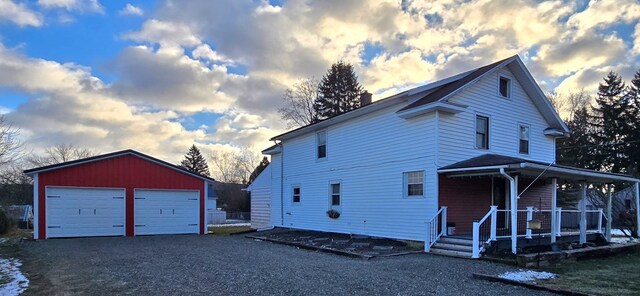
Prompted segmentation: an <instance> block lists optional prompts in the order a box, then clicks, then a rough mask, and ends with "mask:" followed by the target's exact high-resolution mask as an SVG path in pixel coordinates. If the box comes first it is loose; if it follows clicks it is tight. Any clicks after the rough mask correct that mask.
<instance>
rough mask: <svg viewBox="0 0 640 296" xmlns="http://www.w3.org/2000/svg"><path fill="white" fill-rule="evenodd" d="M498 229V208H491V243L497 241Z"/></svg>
mask: <svg viewBox="0 0 640 296" xmlns="http://www.w3.org/2000/svg"><path fill="white" fill-rule="evenodd" d="M497 228H498V206H491V241H495V240H496V236H497V235H496V234H497V233H496V230H497Z"/></svg>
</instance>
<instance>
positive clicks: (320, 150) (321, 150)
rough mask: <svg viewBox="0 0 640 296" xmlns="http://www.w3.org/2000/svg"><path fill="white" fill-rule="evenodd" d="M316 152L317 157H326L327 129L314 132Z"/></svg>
mask: <svg viewBox="0 0 640 296" xmlns="http://www.w3.org/2000/svg"><path fill="white" fill-rule="evenodd" d="M316 143H317V149H316V150H317V152H316V155H317V157H318V159H323V158H326V157H327V131H319V132H317V133H316Z"/></svg>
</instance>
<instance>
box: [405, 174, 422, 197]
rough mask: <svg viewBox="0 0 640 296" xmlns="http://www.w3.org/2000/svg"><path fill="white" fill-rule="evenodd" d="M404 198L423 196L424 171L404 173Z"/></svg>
mask: <svg viewBox="0 0 640 296" xmlns="http://www.w3.org/2000/svg"><path fill="white" fill-rule="evenodd" d="M404 196H405V197H423V196H424V171H415V172H405V173H404Z"/></svg>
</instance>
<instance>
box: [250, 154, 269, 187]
mask: <svg viewBox="0 0 640 296" xmlns="http://www.w3.org/2000/svg"><path fill="white" fill-rule="evenodd" d="M268 165H269V159H267V157H266V156H265V157H263V158H262V161H260V163H259V164H258V166H257V167H256V168H255V169H254V170H253V172H251V175H250V176H249V184H251V183H253V181H254V180H255V179H256V178H257V177H258V176H259V175H260V173H262V171H264V169H265V168H266V167H267V166H268Z"/></svg>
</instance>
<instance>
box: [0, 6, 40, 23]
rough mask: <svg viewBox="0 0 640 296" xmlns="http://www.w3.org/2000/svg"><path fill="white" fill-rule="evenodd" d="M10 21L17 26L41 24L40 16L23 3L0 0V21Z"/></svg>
mask: <svg viewBox="0 0 640 296" xmlns="http://www.w3.org/2000/svg"><path fill="white" fill-rule="evenodd" d="M3 20H4V21H10V22H12V23H15V24H16V25H18V26H32V27H39V26H42V16H41V15H40V14H38V13H36V12H34V11H32V10H30V9H29V8H28V7H27V6H26V5H25V4H24V3H15V2H14V1H13V0H0V21H3Z"/></svg>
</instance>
